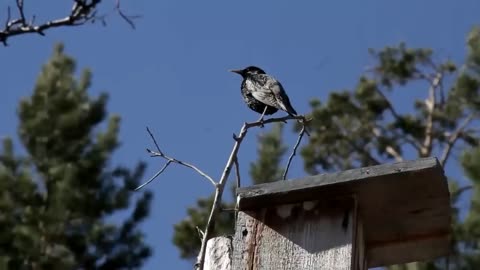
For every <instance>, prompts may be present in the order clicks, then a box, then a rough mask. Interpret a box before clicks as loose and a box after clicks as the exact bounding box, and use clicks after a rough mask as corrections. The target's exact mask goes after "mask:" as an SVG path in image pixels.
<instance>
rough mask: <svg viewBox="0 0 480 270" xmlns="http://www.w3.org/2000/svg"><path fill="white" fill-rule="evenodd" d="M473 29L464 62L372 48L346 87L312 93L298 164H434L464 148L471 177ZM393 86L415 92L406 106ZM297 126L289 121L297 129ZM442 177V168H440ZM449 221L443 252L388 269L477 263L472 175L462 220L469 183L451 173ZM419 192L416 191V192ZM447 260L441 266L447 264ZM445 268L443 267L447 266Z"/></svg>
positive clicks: (479, 224) (476, 116) (479, 100)
mask: <svg viewBox="0 0 480 270" xmlns="http://www.w3.org/2000/svg"><path fill="white" fill-rule="evenodd" d="M479 45H480V35H479V30H478V29H474V30H473V31H472V33H471V34H470V37H469V42H468V48H469V52H468V55H467V62H466V63H465V64H464V65H461V66H459V67H458V66H457V65H455V64H454V63H452V62H450V61H443V62H438V61H435V60H434V59H435V57H434V55H433V53H432V51H431V50H430V49H422V48H420V49H414V48H408V47H407V46H406V45H405V44H400V45H398V46H393V47H387V48H385V49H383V50H380V51H375V50H372V51H371V53H372V57H373V59H374V60H375V66H374V67H373V68H372V69H371V72H370V73H369V74H367V75H364V76H362V77H361V78H360V80H359V82H358V84H357V87H356V88H355V89H354V90H353V91H343V92H335V93H332V94H331V95H330V97H329V99H328V101H327V102H325V103H324V104H322V103H321V102H320V101H318V100H313V101H312V103H311V106H312V113H311V114H312V117H313V119H314V120H313V122H312V126H311V129H312V137H311V140H310V141H309V143H308V144H307V145H306V146H305V147H304V148H303V149H302V156H303V158H304V161H305V169H306V171H307V172H309V173H311V174H316V173H318V172H320V171H322V172H323V171H340V170H346V169H350V168H354V167H363V166H370V165H376V164H380V163H387V162H392V161H399V160H404V159H414V158H419V157H428V156H437V157H438V158H439V159H440V161H441V162H442V164H446V163H447V161H449V162H450V163H452V162H455V163H454V166H455V167H456V168H457V170H461V164H460V162H459V160H458V159H455V156H454V155H453V154H452V153H462V152H465V151H467V152H465V154H464V157H463V164H464V166H465V168H466V169H467V171H468V172H470V176H471V179H472V180H475V179H476V178H475V169H473V168H476V167H478V165H479V164H480V159H479V157H480V156H479V155H477V152H476V151H477V150H471V151H468V149H470V148H473V149H478V146H479V142H480V133H479V131H480V130H478V129H476V128H475V123H476V122H477V121H478V120H480V87H479V86H480V68H479V67H480V65H479V63H480V61H479V59H480V49H479V48H480V46H479ZM400 91H411V92H413V91H414V92H415V94H412V95H411V96H423V97H422V98H420V99H415V100H412V101H411V104H412V106H411V108H408V107H406V106H405V105H403V106H402V110H398V107H399V105H397V104H395V102H394V98H393V96H394V95H395V94H396V93H397V92H400ZM299 128H300V127H297V130H298V129H299ZM446 173H447V176H448V173H449V171H446ZM451 180H452V183H451V185H450V186H451V194H452V211H453V215H452V216H453V217H454V218H455V219H454V224H452V226H453V232H454V235H453V237H452V245H451V252H452V254H451V255H450V256H449V257H447V258H444V259H440V260H437V261H433V262H422V263H410V264H408V265H399V266H394V267H391V268H392V269H409V270H413V269H416V270H427V269H429V270H433V269H478V268H479V267H480V264H479V263H480V256H479V255H478V254H479V252H480V249H479V248H478V244H477V243H478V241H479V239H480V238H479V237H478V236H480V235H478V234H477V233H476V232H477V231H480V217H479V216H478V209H476V208H477V207H476V204H477V203H476V201H478V194H477V192H476V190H477V189H478V188H479V187H477V184H476V182H475V181H473V182H472V184H473V190H474V195H473V196H472V198H471V200H472V207H471V208H470V209H469V212H468V215H467V216H468V217H467V219H466V220H460V219H459V215H458V213H459V209H457V202H458V200H459V198H460V197H461V196H462V194H463V192H464V191H465V190H468V189H469V187H468V186H467V187H463V186H460V187H459V186H458V184H457V183H456V182H454V179H451ZM419 192H421V191H419ZM447 265H448V266H447ZM448 267H449V268H448Z"/></svg>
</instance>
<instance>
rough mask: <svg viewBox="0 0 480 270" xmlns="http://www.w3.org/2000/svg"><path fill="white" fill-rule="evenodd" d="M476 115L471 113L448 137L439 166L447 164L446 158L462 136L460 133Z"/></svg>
mask: <svg viewBox="0 0 480 270" xmlns="http://www.w3.org/2000/svg"><path fill="white" fill-rule="evenodd" d="M475 117H476V113H471V114H470V115H468V116H467V117H466V118H465V119H464V120H463V122H462V123H461V124H460V125H459V126H458V127H457V129H456V130H455V131H454V132H453V133H452V134H450V137H449V138H448V141H447V144H446V145H445V148H444V149H443V154H442V157H441V158H440V164H442V166H445V164H446V163H447V160H448V157H449V156H450V153H451V152H452V148H453V146H454V145H455V143H456V142H457V140H458V138H459V137H460V135H461V134H462V132H463V131H464V130H465V128H466V127H467V126H468V125H469V124H470V123H471V122H472V121H473V119H475Z"/></svg>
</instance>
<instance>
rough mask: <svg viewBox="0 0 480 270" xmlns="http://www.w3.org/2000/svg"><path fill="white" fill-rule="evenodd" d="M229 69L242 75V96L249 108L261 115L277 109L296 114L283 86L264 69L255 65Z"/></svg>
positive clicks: (274, 111) (271, 112)
mask: <svg viewBox="0 0 480 270" xmlns="http://www.w3.org/2000/svg"><path fill="white" fill-rule="evenodd" d="M231 71H232V72H235V73H238V74H240V75H241V76H242V78H243V81H242V86H241V91H242V96H243V99H244V100H245V103H247V105H248V107H249V108H250V109H252V110H253V111H256V112H257V113H260V114H262V117H263V115H270V114H273V113H276V112H277V110H282V111H285V112H287V113H288V114H289V115H292V116H295V115H297V112H296V111H295V109H293V107H292V105H291V104H290V100H289V99H288V96H287V94H286V93H285V90H284V89H283V86H282V85H281V84H280V82H279V81H277V80H276V79H275V78H273V77H272V76H270V75H268V74H266V73H265V71H263V70H262V69H260V68H258V67H255V66H249V67H247V68H245V69H240V70H231Z"/></svg>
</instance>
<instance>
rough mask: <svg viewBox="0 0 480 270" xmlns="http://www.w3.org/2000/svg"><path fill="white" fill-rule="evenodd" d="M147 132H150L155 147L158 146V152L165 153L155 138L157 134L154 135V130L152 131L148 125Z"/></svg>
mask: <svg viewBox="0 0 480 270" xmlns="http://www.w3.org/2000/svg"><path fill="white" fill-rule="evenodd" d="M147 132H148V135H150V138H152V141H153V143H154V144H155V147H156V148H157V151H158V153H159V154H160V155H163V152H162V150H160V147H159V146H158V143H157V140H156V139H155V136H153V134H152V132H151V131H150V129H149V128H148V127H147Z"/></svg>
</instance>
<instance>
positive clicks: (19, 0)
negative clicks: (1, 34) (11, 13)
mask: <svg viewBox="0 0 480 270" xmlns="http://www.w3.org/2000/svg"><path fill="white" fill-rule="evenodd" d="M16 4H17V9H18V13H19V14H20V22H21V24H22V26H26V25H27V21H26V20H25V13H24V12H23V0H17V1H16Z"/></svg>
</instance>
